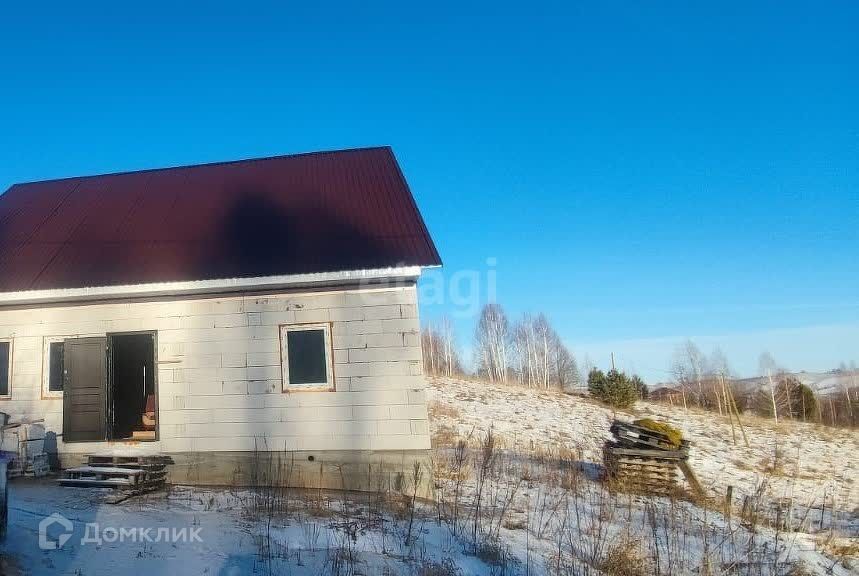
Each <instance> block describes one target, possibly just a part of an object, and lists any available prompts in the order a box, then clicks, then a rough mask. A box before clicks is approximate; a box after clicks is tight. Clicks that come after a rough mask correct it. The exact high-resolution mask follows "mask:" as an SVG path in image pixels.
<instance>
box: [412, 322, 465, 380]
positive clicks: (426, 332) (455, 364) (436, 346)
mask: <svg viewBox="0 0 859 576" xmlns="http://www.w3.org/2000/svg"><path fill="white" fill-rule="evenodd" d="M421 346H422V347H423V356H424V371H425V372H426V373H427V374H432V375H444V376H453V375H456V374H462V361H461V360H460V354H459V347H458V345H457V342H456V332H455V330H454V327H453V322H451V321H450V319H449V318H447V317H443V318H442V319H441V321H440V322H439V323H438V324H437V325H433V324H429V325H427V326H426V327H425V328H424V329H423V331H422V332H421Z"/></svg>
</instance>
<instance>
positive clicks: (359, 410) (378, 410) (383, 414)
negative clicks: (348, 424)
mask: <svg viewBox="0 0 859 576" xmlns="http://www.w3.org/2000/svg"><path fill="white" fill-rule="evenodd" d="M399 408H402V406H400V407H398V409H397V410H396V417H398V418H405V416H402V415H401V414H400V412H399ZM352 417H353V418H354V419H355V420H390V419H391V408H390V407H389V406H385V405H377V406H353V407H352Z"/></svg>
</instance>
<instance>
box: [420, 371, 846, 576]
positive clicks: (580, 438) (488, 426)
mask: <svg viewBox="0 0 859 576" xmlns="http://www.w3.org/2000/svg"><path fill="white" fill-rule="evenodd" d="M430 385H431V386H430V401H431V402H430V414H431V422H432V426H433V433H434V438H435V441H436V444H437V446H438V447H439V448H440V449H444V447H445V446H449V445H451V444H452V443H453V442H454V440H453V438H468V439H470V441H471V442H472V443H474V444H479V439H480V438H482V437H485V435H486V433H487V432H488V431H490V430H492V432H493V434H494V435H495V436H496V438H497V442H498V444H499V445H500V446H501V447H503V448H504V450H505V452H506V453H508V454H513V455H527V454H536V455H541V454H552V453H554V454H563V453H564V452H567V453H570V452H571V453H573V454H576V455H577V457H578V458H580V459H581V460H582V462H580V465H581V467H582V468H583V469H588V470H591V471H599V470H600V466H601V462H602V446H603V443H604V441H605V440H606V439H608V438H609V437H610V433H609V426H610V423H611V421H612V419H614V418H619V419H625V420H630V419H633V418H642V417H650V418H656V419H659V420H663V421H667V422H669V423H671V424H672V425H674V426H675V427H678V428H680V429H681V430H682V431H683V434H684V437H685V438H687V439H689V440H691V442H692V451H691V456H690V464H691V466H692V468H693V470H694V471H695V473H696V475H697V476H698V478H699V480H700V481H701V483H702V485H703V486H704V488H705V490H706V492H707V495H708V496H709V497H710V498H709V499H708V501H707V502H706V503H705V504H706V505H705V508H704V509H703V510H702V509H701V507H700V503H699V505H692V504H684V506H688V507H687V508H684V510H685V512H684V513H686V514H689V515H690V517H692V518H695V522H700V523H701V526H710V528H712V529H713V530H715V531H717V532H718V531H719V530H723V531H725V533H726V534H727V533H730V534H732V536H731V539H732V540H733V538H734V535H735V534H737V532H736V531H735V528H734V527H733V525H732V524H731V522H730V520H728V523H727V525H725V518H724V517H723V516H720V515H716V517H713V516H708V514H709V515H712V509H711V508H710V507H711V506H714V507H715V508H716V509H717V510H719V511H720V512H721V511H722V510H723V507H722V504H721V503H723V502H724V499H725V494H726V491H727V489H728V486H732V487H733V496H734V510H740V509H741V508H742V505H743V502H744V500H745V499H746V498H747V497H749V498H755V499H756V500H755V501H757V502H761V506H762V509H766V510H772V508H771V506H774V505H775V504H776V503H782V504H784V503H785V502H787V503H788V505H789V506H790V507H791V512H790V514H791V516H792V520H791V522H793V524H794V532H793V534H792V536H791V538H792V544H791V546H790V549H789V551H785V552H784V554H783V557H784V558H785V559H787V558H794V559H797V558H798V559H801V560H802V561H803V562H804V564H805V568H806V569H807V570H809V571H810V572H811V573H833V572H830V570H834V573H838V570H835V569H834V568H831V566H830V565H829V564H828V563H830V564H832V565H837V566H842V565H841V564H838V563H837V562H834V561H830V560H831V559H828V557H827V556H825V555H821V554H820V553H819V552H820V550H821V539H822V538H823V533H825V534H826V537H827V538H829V539H830V540H831V539H833V538H838V539H839V541H840V542H841V549H842V550H843V549H845V548H844V547H845V546H846V548H847V549H849V550H850V551H851V554H855V553H856V551H857V550H859V545H857V543H859V539H857V536H859V490H857V484H856V482H857V476H859V474H857V472H859V458H857V456H856V455H857V454H859V434H857V433H856V432H855V431H850V430H841V429H832V428H826V427H823V426H817V425H812V424H802V423H792V422H788V423H780V424H775V423H774V422H773V421H770V420H766V419H761V418H757V417H751V416H748V417H743V427H744V431H745V434H746V437H747V438H748V443H749V445H748V446H746V445H745V443H744V441H743V435H742V432H741V431H740V430H739V429H738V428H737V429H734V430H733V431H732V429H731V425H730V422H729V420H728V419H727V418H722V417H720V416H719V415H718V414H713V413H710V412H705V411H697V410H689V411H688V412H687V411H684V410H683V409H682V408H674V407H671V406H666V405H662V404H656V403H648V402H639V403H638V404H637V406H636V407H635V409H634V410H632V411H630V412H615V411H613V410H612V409H610V408H608V407H606V406H604V405H602V404H600V403H598V402H595V401H593V400H591V399H589V398H583V397H580V396H572V395H567V394H563V393H560V392H556V391H541V390H532V389H524V388H520V387H513V386H506V385H498V384H490V383H486V382H476V381H465V380H457V379H449V378H433V379H431V380H430ZM734 438H736V442H735V440H734ZM598 475H599V473H598V472H597V473H595V474H594V473H591V474H589V476H590V478H591V480H594V479H595V478H596V477H598ZM591 484H592V485H599V484H600V483H599V482H591ZM541 490H543V488H541V487H539V486H538V487H537V488H536V492H535V491H534V490H531V491H530V492H529V490H528V489H523V490H522V491H521V493H522V495H523V497H524V499H525V500H530V502H531V503H530V504H528V503H520V505H519V510H520V511H521V510H523V509H525V508H527V507H528V506H529V505H532V504H533V502H534V499H536V500H538V501H539V498H540V496H539V494H540V493H541ZM594 490H597V489H594ZM648 506H655V507H656V508H657V509H662V508H661V507H662V506H668V508H670V509H673V506H674V505H673V504H666V503H665V502H664V501H661V500H660V499H650V500H642V499H638V498H636V499H630V503H629V510H628V511H627V512H624V514H628V515H629V518H634V517H635V515H636V514H638V513H641V514H643V512H642V510H643V509H647V508H648ZM513 515H514V516H515V510H514V513H513ZM708 518H709V519H708ZM631 522H632V523H633V524H634V523H635V520H631ZM713 522H715V523H716V524H717V525H718V526H719V528H714V527H713V524H712V523H713ZM739 528H740V526H737V529H739ZM613 530H617V531H620V532H622V531H624V530H627V531H629V525H628V524H625V522H616V523H615V525H614V526H613ZM752 531H753V532H755V533H757V534H758V535H757V538H758V539H759V540H762V541H766V540H767V538H771V539H773V541H771V542H768V543H767V546H777V545H778V539H779V535H778V534H777V533H771V532H769V533H768V532H766V531H765V530H762V531H760V532H758V529H757V528H756V527H752ZM641 538H642V539H643V538H644V537H643V536H642V537H641ZM749 538H751V539H752V540H753V539H754V538H755V537H754V536H749ZM654 546H655V548H658V544H654ZM698 546H699V548H697V549H696V548H695V546H692V547H691V548H690V549H689V550H688V551H687V554H691V555H693V556H694V555H695V554H702V558H701V559H699V560H700V561H702V562H703V561H705V560H704V559H705V558H706V557H707V555H706V553H704V552H703V551H702V550H701V549H700V548H701V547H703V548H707V547H708V546H709V544H706V538H703V539H702V540H701V541H700V542H699V543H698ZM654 550H655V549H654ZM733 553H736V550H735V551H734V552H733ZM723 554H729V553H723ZM791 555H794V556H791ZM797 555H798V556H797ZM652 557H653V554H651V558H652ZM759 562H760V561H759ZM729 563H730V562H729ZM842 568H843V566H842ZM849 570H852V568H848V571H849ZM679 573H686V572H683V571H682V570H681V571H680V572H679ZM716 573H719V572H716ZM741 573H746V572H741ZM749 573H751V572H749ZM755 573H758V572H755ZM760 573H781V572H780V571H779V569H777V568H776V569H775V570H774V572H767V571H763V572H760ZM785 573H787V572H786V571H785Z"/></svg>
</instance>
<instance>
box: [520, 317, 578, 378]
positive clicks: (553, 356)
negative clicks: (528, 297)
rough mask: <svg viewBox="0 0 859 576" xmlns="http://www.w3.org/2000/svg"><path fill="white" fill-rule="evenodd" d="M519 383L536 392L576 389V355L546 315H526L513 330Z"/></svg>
mask: <svg viewBox="0 0 859 576" xmlns="http://www.w3.org/2000/svg"><path fill="white" fill-rule="evenodd" d="M512 338H513V342H512V353H513V363H512V364H513V367H514V368H515V370H516V381H517V382H518V383H519V384H522V385H523V386H529V387H533V388H552V387H555V388H561V389H565V388H572V387H574V386H575V385H576V384H578V383H579V372H578V367H577V366H576V360H575V357H574V356H573V354H572V352H570V351H569V349H567V347H566V346H565V345H564V342H563V340H561V337H560V336H559V335H558V333H557V332H556V331H555V329H554V328H553V327H552V325H551V323H550V322H549V319H548V318H546V316H545V315H544V314H538V315H537V316H532V315H530V314H526V315H525V316H523V318H522V320H520V321H519V322H517V323H516V325H515V326H514V327H513V330H512Z"/></svg>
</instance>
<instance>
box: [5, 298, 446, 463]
mask: <svg viewBox="0 0 859 576" xmlns="http://www.w3.org/2000/svg"><path fill="white" fill-rule="evenodd" d="M302 322H331V327H332V331H331V338H332V345H333V348H334V379H335V387H336V391H334V392H324V391H319V392H316V391H294V392H286V393H285V392H282V384H281V360H280V344H279V326H280V325H282V324H291V323H302ZM138 330H140V331H144V330H146V331H149V330H153V331H157V332H158V350H157V363H158V394H159V436H160V440H159V441H158V442H146V443H139V444H137V446H135V447H134V448H135V449H138V450H139V449H143V450H145V451H151V452H166V453H170V452H195V451H247V450H254V449H255V448H258V449H262V450H266V449H267V450H314V451H319V450H423V449H428V448H429V447H430V438H429V427H428V423H427V408H426V397H425V393H424V386H425V381H424V378H423V374H422V362H421V348H420V334H419V321H418V313H417V294H416V289H415V287H414V286H408V287H396V288H379V289H355V290H337V291H324V292H308V293H301V294H279V295H267V296H233V297H219V298H199V299H193V300H178V301H167V302H165V301H159V302H131V303H128V302H125V303H115V304H90V305H77V306H63V307H44V308H36V309H29V310H4V309H2V308H0V339H4V338H11V339H12V380H11V398H10V399H2V400H0V411H3V412H7V413H9V414H11V416H12V419H13V420H15V419H18V418H22V417H29V418H45V427H46V429H47V430H48V431H49V432H50V431H54V432H56V433H58V434H59V433H61V432H62V410H63V401H62V399H50V398H43V397H42V394H41V390H42V366H43V351H44V348H45V346H44V340H45V338H46V337H56V336H60V337H67V338H74V337H85V336H103V335H105V334H107V333H110V332H128V331H138ZM57 444H58V450H59V452H60V453H63V452H66V453H72V452H76V453H84V452H93V451H96V450H100V449H103V448H105V447H106V446H107V443H106V442H101V443H89V442H87V443H70V444H63V442H62V440H61V439H59V440H58V442H57ZM123 445H127V443H120V442H116V443H111V446H112V447H115V448H119V447H122V446H123Z"/></svg>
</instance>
